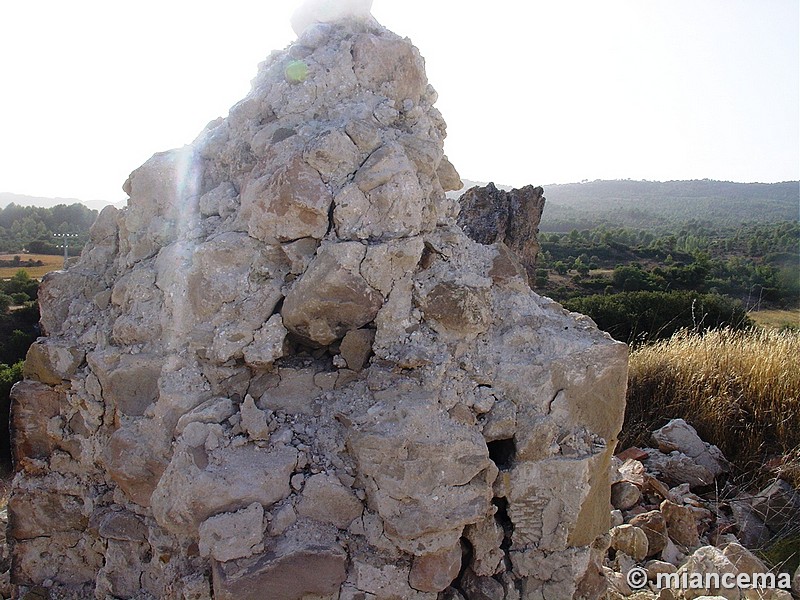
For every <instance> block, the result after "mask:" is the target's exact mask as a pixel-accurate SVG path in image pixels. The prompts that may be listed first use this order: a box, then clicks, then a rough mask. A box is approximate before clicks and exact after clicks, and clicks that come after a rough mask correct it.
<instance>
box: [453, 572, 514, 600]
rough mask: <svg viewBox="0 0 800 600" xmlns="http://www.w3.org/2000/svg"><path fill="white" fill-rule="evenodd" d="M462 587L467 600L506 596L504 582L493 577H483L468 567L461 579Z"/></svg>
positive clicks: (488, 599)
mask: <svg viewBox="0 0 800 600" xmlns="http://www.w3.org/2000/svg"><path fill="white" fill-rule="evenodd" d="M461 589H462V590H463V592H464V597H465V598H466V599H467V600H494V599H495V598H504V597H505V590H504V589H503V584H502V583H500V582H499V581H497V580H496V579H492V578H491V577H481V576H479V575H476V574H475V573H473V572H472V571H471V570H470V569H467V571H466V573H464V577H463V578H462V580H461Z"/></svg>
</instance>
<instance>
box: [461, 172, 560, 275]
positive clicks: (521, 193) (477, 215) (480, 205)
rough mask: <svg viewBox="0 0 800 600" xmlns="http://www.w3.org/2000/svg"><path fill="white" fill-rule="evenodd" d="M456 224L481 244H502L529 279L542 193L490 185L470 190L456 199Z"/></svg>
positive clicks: (536, 248)
mask: <svg viewBox="0 0 800 600" xmlns="http://www.w3.org/2000/svg"><path fill="white" fill-rule="evenodd" d="M459 203H460V204H461V212H460V213H459V215H458V224H459V225H460V226H461V227H462V228H463V229H464V231H465V232H466V234H467V235H468V236H469V237H471V238H472V239H473V240H475V241H476V242H479V243H481V244H494V243H496V242H503V243H504V244H505V245H506V246H508V248H509V249H510V250H511V251H512V252H514V253H515V254H516V256H517V257H518V258H519V260H520V261H521V262H522V264H523V266H524V267H525V269H526V271H527V273H528V276H529V277H530V279H531V280H533V278H534V275H535V271H536V257H537V256H538V254H539V242H538V240H537V236H538V233H539V221H541V218H542V211H543V210H544V203H545V198H544V190H543V189H542V188H540V187H533V186H532V185H528V186H525V187H523V188H521V189H514V190H511V191H509V192H506V191H503V190H499V189H497V187H495V185H494V184H493V183H490V184H489V185H487V186H486V187H477V186H476V187H473V188H471V189H469V190H467V191H466V192H464V193H463V194H462V195H461V197H460V198H459Z"/></svg>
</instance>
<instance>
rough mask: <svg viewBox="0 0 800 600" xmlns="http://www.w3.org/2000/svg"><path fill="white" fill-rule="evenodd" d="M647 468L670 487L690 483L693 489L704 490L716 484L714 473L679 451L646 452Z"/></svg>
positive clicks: (653, 449) (650, 450) (652, 449)
mask: <svg viewBox="0 0 800 600" xmlns="http://www.w3.org/2000/svg"><path fill="white" fill-rule="evenodd" d="M645 452H647V454H648V457H647V459H645V461H644V462H645V464H646V465H647V468H648V469H650V470H651V471H653V472H654V473H656V474H657V475H658V477H659V478H660V479H663V480H664V481H665V482H666V483H668V484H670V485H678V484H681V483H688V484H689V485H690V486H692V487H693V488H703V487H707V486H709V485H712V484H713V483H714V477H715V476H714V472H713V471H710V470H709V469H707V468H706V467H704V466H703V465H701V464H699V463H697V462H695V460H694V459H693V458H691V457H689V456H687V455H685V454H682V453H681V452H678V451H673V452H672V453H670V454H664V453H662V452H661V451H660V450H656V449H655V448H647V449H646V450H645Z"/></svg>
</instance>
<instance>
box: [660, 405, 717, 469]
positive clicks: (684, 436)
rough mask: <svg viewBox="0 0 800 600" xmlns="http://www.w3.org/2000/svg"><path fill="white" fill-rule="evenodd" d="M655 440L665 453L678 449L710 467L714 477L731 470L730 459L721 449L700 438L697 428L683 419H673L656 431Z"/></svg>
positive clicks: (702, 464) (700, 463)
mask: <svg viewBox="0 0 800 600" xmlns="http://www.w3.org/2000/svg"><path fill="white" fill-rule="evenodd" d="M653 442H654V443H655V445H656V447H657V448H658V449H659V450H661V452H664V453H665V454H669V453H670V452H674V451H677V452H680V453H681V454H685V455H686V456H688V457H689V458H692V459H694V461H695V462H696V463H698V464H699V465H701V466H703V467H705V468H706V469H708V471H709V472H710V473H711V474H712V476H713V477H717V476H719V475H721V474H722V473H726V472H727V471H728V470H729V467H728V461H726V460H725V457H724V456H723V455H722V452H721V451H720V449H719V448H717V447H716V446H713V445H711V444H709V443H707V442H704V441H703V440H702V439H700V436H699V435H697V431H696V430H695V428H694V427H692V426H691V425H689V424H688V423H687V422H686V421H684V420H683V419H672V420H671V421H670V422H669V423H667V424H666V425H664V426H663V427H661V428H660V429H657V430H656V431H654V432H653Z"/></svg>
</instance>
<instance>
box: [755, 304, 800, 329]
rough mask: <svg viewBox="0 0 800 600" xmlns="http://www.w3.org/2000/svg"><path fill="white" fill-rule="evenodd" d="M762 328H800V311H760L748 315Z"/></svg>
mask: <svg viewBox="0 0 800 600" xmlns="http://www.w3.org/2000/svg"><path fill="white" fill-rule="evenodd" d="M748 316H749V317H750V318H751V319H753V321H755V322H756V323H757V324H758V325H761V327H766V328H767V329H780V328H781V327H787V326H788V327H798V328H800V309H795V310H760V311H752V312H750V313H748Z"/></svg>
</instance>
